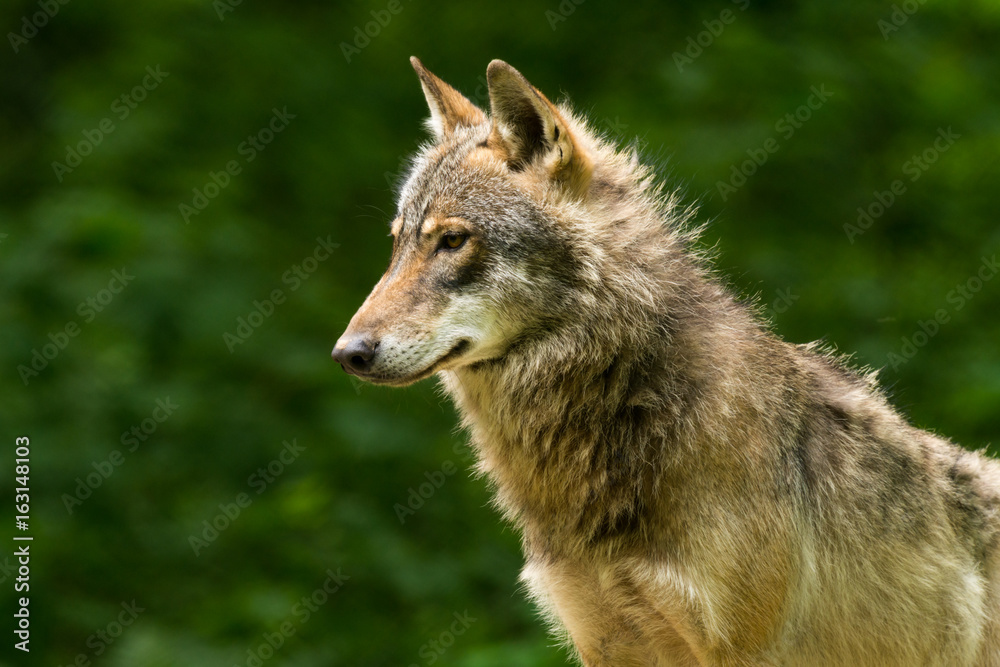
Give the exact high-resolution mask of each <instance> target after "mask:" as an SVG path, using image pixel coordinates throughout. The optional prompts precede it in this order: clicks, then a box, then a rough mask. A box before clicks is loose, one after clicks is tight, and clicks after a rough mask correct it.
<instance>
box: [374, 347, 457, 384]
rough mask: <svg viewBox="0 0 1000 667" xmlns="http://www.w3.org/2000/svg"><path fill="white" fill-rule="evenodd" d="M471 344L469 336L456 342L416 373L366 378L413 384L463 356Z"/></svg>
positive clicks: (377, 382) (376, 380)
mask: <svg viewBox="0 0 1000 667" xmlns="http://www.w3.org/2000/svg"><path fill="white" fill-rule="evenodd" d="M470 345H472V343H471V342H470V341H469V340H468V339H467V338H463V339H462V340H460V341H458V342H457V343H455V345H454V346H453V347H452V348H451V349H450V350H448V351H447V352H446V353H445V354H444V355H443V356H441V357H438V359H437V361H433V362H431V364H430V365H429V366H427V368H425V369H424V370H422V371H420V372H419V373H414V374H413V375H408V376H405V377H385V376H374V375H372V376H368V377H366V378H364V379H365V380H368V381H369V382H373V383H375V384H386V385H390V386H396V387H402V386H405V385H408V384H413V383H414V382H418V381H420V380H423V379H424V378H426V377H429V376H431V375H433V374H434V373H435V372H436V371H437V369H438V368H440V367H441V366H443V365H444V364H445V363H447V362H449V361H451V360H453V359H457V358H458V357H460V356H462V355H463V354H464V353H465V351H466V350H468V349H469V346H470Z"/></svg>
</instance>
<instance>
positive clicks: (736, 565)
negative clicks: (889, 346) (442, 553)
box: [333, 59, 1000, 667]
mask: <svg viewBox="0 0 1000 667" xmlns="http://www.w3.org/2000/svg"><path fill="white" fill-rule="evenodd" d="M412 62H413V66H414V68H415V69H416V71H417V74H418V75H419V79H420V83H421V86H422V87H423V91H424V94H425V96H426V98H427V103H428V105H429V106H430V120H429V126H430V129H431V132H432V133H433V138H434V140H433V141H432V142H431V143H429V144H427V145H425V146H424V147H423V148H421V149H420V150H419V152H418V153H417V154H416V156H415V158H414V159H413V163H412V167H411V169H410V171H409V175H408V177H407V179H406V181H405V184H404V185H403V186H402V190H401V192H400V195H399V207H398V212H397V214H396V217H395V219H394V220H393V221H392V224H391V229H392V236H393V248H392V256H391V259H390V264H389V268H388V269H387V271H386V272H385V275H384V276H383V277H382V279H381V280H380V281H379V282H378V284H376V285H375V288H374V289H373V290H372V292H371V294H370V295H369V296H368V298H367V300H365V302H364V303H363V304H362V306H361V308H360V309H359V310H358V311H357V313H356V314H355V315H354V317H353V319H352V320H351V322H350V324H349V325H348V327H347V331H346V332H345V333H344V335H343V336H342V337H341V338H340V340H339V341H338V342H337V343H336V346H335V347H334V350H333V356H334V358H335V359H336V360H337V361H338V362H340V364H341V365H342V366H343V368H344V369H345V370H346V371H348V372H349V373H353V374H354V375H357V376H358V377H360V378H363V379H365V380H368V381H370V382H375V383H380V384H386V385H393V386H403V385H408V384H410V383H413V382H416V381H418V380H421V379H423V378H427V377H429V376H431V375H436V376H437V378H438V379H439V380H440V382H441V385H442V387H443V388H444V391H445V392H447V394H448V395H450V396H451V398H452V399H453V400H454V402H455V403H456V405H457V406H458V410H459V412H460V414H461V415H462V423H463V425H464V427H465V428H466V429H467V430H468V432H469V434H470V436H471V437H470V439H471V443H472V447H473V449H474V451H475V454H476V457H477V461H478V463H477V465H478V470H479V472H481V473H482V474H483V475H484V476H485V477H486V478H487V479H488V480H489V482H490V484H491V486H492V487H493V489H494V491H495V499H496V505H497V507H498V508H499V509H500V510H501V511H502V513H503V514H504V515H505V517H506V518H507V519H509V520H510V521H511V522H513V523H514V524H515V525H516V526H517V528H518V529H519V530H520V533H521V535H522V536H523V540H522V541H523V549H524V555H525V559H526V564H525V567H524V570H523V575H522V579H523V581H524V582H525V584H526V588H527V590H528V592H529V594H530V595H531V597H532V598H533V599H534V600H535V601H536V602H537V604H538V605H539V607H540V609H541V610H542V612H543V613H544V615H545V616H546V617H547V619H548V621H549V622H550V623H551V625H552V627H553V628H554V630H555V631H556V632H557V633H559V634H560V635H561V636H563V637H565V639H566V641H567V643H568V644H569V645H570V646H571V647H572V648H571V650H572V651H574V653H575V655H576V656H577V657H578V659H579V660H580V662H581V663H582V664H583V665H586V666H587V667H597V666H602V667H604V666H610V667H626V666H631V665H635V666H639V665H643V666H646V665H648V666H654V665H655V666H664V665H810V666H812V665H851V666H856V665H878V666H886V665H1000V583H998V582H1000V571H998V566H1000V556H998V553H1000V551H998V546H997V540H998V530H1000V516H998V501H1000V466H998V464H997V463H996V462H994V461H992V460H989V459H987V458H986V457H985V456H983V455H981V454H978V453H974V452H970V451H966V450H964V449H962V448H960V447H958V446H957V445H955V444H953V443H951V442H949V441H948V440H945V439H944V438H941V437H938V436H936V435H933V434H931V433H928V432H926V431H922V430H919V429H917V428H914V427H913V426H911V425H909V424H908V423H907V422H906V421H905V420H904V418H903V417H902V416H901V415H900V414H899V413H898V412H897V411H896V410H895V409H894V408H892V407H891V406H890V404H889V403H888V401H887V399H886V397H885V396H884V394H883V393H882V392H881V390H880V389H879V388H878V386H877V383H876V379H875V377H874V375H873V374H872V373H864V372H860V371H857V370H855V369H853V368H852V367H851V366H850V365H849V364H848V363H847V362H846V361H844V359H843V358H841V357H839V356H837V355H835V354H833V353H831V352H828V351H825V350H823V349H822V348H820V347H819V346H817V345H815V344H811V345H793V344H790V343H787V342H784V341H782V340H780V339H779V338H778V337H777V336H776V335H774V334H773V333H771V332H770V331H769V328H768V326H767V325H766V323H764V322H763V321H762V320H761V319H760V318H759V317H757V316H756V315H755V311H754V308H753V307H752V305H747V304H746V303H743V302H741V301H739V300H738V299H736V298H735V297H734V296H733V295H732V294H731V293H730V292H729V291H728V290H727V289H726V288H725V287H724V286H723V284H722V282H721V281H720V280H719V279H718V278H717V277H716V276H715V275H714V274H713V273H712V272H711V271H710V269H709V267H708V261H707V260H706V259H705V257H704V256H703V255H702V254H701V253H699V251H698V250H697V248H698V246H697V244H696V233H695V231H692V230H693V229H694V227H693V225H692V214H693V213H692V211H691V210H690V207H687V206H684V205H682V204H681V203H680V201H679V199H678V197H677V196H676V195H674V194H672V193H670V192H666V191H665V189H664V188H663V187H662V186H658V185H657V183H656V179H654V178H653V173H652V171H651V170H650V169H649V168H648V167H646V166H643V164H642V163H641V162H640V161H639V160H638V159H637V158H636V156H635V155H634V154H632V153H631V152H629V151H627V150H625V151H622V150H618V149H617V148H616V147H615V146H613V145H611V144H610V143H609V142H608V141H607V140H605V139H603V138H601V137H599V136H598V135H597V134H596V133H594V132H593V131H592V130H591V129H589V128H588V125H587V123H586V122H585V120H584V119H582V118H580V117H579V116H577V115H575V114H574V113H573V112H572V111H571V110H570V108H569V107H568V106H567V105H560V106H557V105H555V104H553V103H552V102H550V101H549V100H548V98H546V97H545V96H544V95H543V94H542V93H541V92H539V91H538V90H537V89H536V88H535V87H534V86H532V85H531V84H530V83H529V82H528V81H527V80H526V79H525V78H524V77H523V76H522V75H521V74H520V73H519V72H517V71H516V70H515V69H514V68H512V67H511V66H510V65H508V64H506V63H504V62H501V61H496V60H495V61H493V62H492V63H490V65H489V68H488V69H487V81H488V88H489V114H488V115H487V114H486V113H485V112H484V111H482V110H480V109H479V108H478V107H477V106H476V105H474V104H473V103H472V102H470V101H469V100H468V99H467V98H465V97H464V96H462V95H461V94H460V93H459V92H457V91H456V90H455V89H454V88H452V87H451V86H449V85H448V84H446V83H444V82H443V81H442V80H441V79H439V78H437V77H436V76H434V75H433V74H431V73H430V72H429V71H428V70H427V69H425V68H424V67H423V65H422V64H421V63H420V62H419V61H418V60H416V59H413V61H412Z"/></svg>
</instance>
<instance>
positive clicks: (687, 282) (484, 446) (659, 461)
mask: <svg viewBox="0 0 1000 667" xmlns="http://www.w3.org/2000/svg"><path fill="white" fill-rule="evenodd" d="M672 259H673V261H672V262H670V263H668V264H667V266H670V267H671V269H669V275H659V276H647V277H646V278H647V280H649V282H651V283H652V284H649V282H647V284H645V285H641V286H639V287H640V290H641V289H642V288H645V289H646V296H647V299H646V300H645V301H643V300H642V299H641V298H635V297H633V296H630V295H628V294H622V293H619V294H613V291H614V290H613V288H611V287H608V288H607V289H603V286H602V289H603V291H602V292H601V295H600V296H599V295H596V294H591V295H590V296H591V297H594V298H598V299H600V303H599V305H597V306H593V304H591V307H589V308H581V312H590V313H596V314H593V315H590V316H589V318H588V320H587V321H573V322H572V325H570V324H568V323H567V324H566V326H563V327H559V328H557V329H556V330H555V331H554V332H553V333H551V334H549V335H548V336H547V337H546V338H543V339H540V340H535V341H532V342H531V343H529V344H525V345H523V346H519V347H518V348H517V349H516V350H514V351H512V352H511V353H510V354H509V355H508V356H507V357H506V358H505V359H504V360H503V361H502V362H500V363H496V364H492V365H489V364H487V365H481V366H477V367H475V368H467V369H460V370H458V371H454V372H446V373H442V380H443V383H444V386H445V389H446V390H447V391H448V392H449V393H450V394H451V395H452V397H453V398H454V400H455V402H456V404H457V406H458V408H459V411H460V413H461V415H462V418H463V424H464V426H466V427H467V428H468V429H469V431H470V433H471V436H472V444H473V447H474V448H475V450H476V453H477V455H478V461H479V464H478V467H479V470H480V471H481V472H483V473H485V474H486V475H487V476H488V477H489V479H490V480H491V482H492V484H493V486H494V488H495V492H496V503H497V505H498V506H499V507H500V509H501V510H502V511H503V512H504V513H505V514H506V515H507V516H508V518H510V519H511V520H513V521H514V522H515V523H516V524H518V525H519V527H520V528H521V529H522V530H523V531H524V538H525V541H526V543H528V544H529V545H533V549H534V550H545V551H552V550H576V549H582V548H587V547H588V545H590V546H593V545H594V544H596V543H609V544H610V543H613V542H614V541H615V540H616V539H620V538H621V539H628V540H631V539H633V537H634V535H635V534H636V533H641V532H644V531H643V529H642V523H643V522H644V521H651V520H656V517H651V516H648V514H649V512H650V508H652V507H662V506H663V502H662V498H660V494H663V493H664V491H665V489H667V488H668V487H669V486H670V485H672V484H673V483H675V482H676V481H678V480H675V479H673V476H674V475H675V473H676V472H677V471H678V470H680V469H683V468H685V467H688V468H690V467H691V466H696V465H700V464H699V462H698V461H696V460H695V459H697V458H698V457H699V456H702V454H701V453H700V449H701V448H702V447H703V446H704V441H705V440H706V439H709V440H718V439H720V438H721V439H725V438H726V436H725V435H723V434H713V433H712V427H711V426H710V425H709V424H707V423H703V419H704V417H705V413H706V410H714V409H721V407H722V404H723V403H725V402H726V401H727V400H728V399H726V398H725V397H724V393H725V392H726V391H727V390H728V389H727V388H729V387H733V386H737V385H738V384H739V383H738V382H736V381H735V378H733V377H729V376H730V375H732V374H737V373H739V374H741V375H742V373H741V372H740V370H739V369H741V368H742V367H743V364H742V363H741V359H739V358H737V355H738V354H739V353H738V352H737V351H738V350H741V349H746V346H747V345H753V344H754V341H755V340H758V339H761V338H764V339H766V338H767V336H765V335H763V334H762V332H761V331H760V329H759V328H758V327H757V325H756V324H755V323H754V322H753V320H752V318H751V317H750V316H749V314H748V312H747V311H746V309H745V308H744V307H742V306H740V305H738V304H736V303H735V302H734V301H733V300H732V299H731V298H730V297H729V296H728V294H726V293H725V292H724V290H722V289H721V288H720V287H719V286H718V285H717V284H716V283H715V282H714V281H713V280H711V279H709V278H706V277H705V275H704V274H703V272H702V271H701V270H700V269H699V268H697V267H696V263H695V262H693V261H689V258H686V257H675V258H672ZM661 266H662V265H661ZM630 289H631V288H630ZM651 293H654V294H658V295H659V299H658V300H657V301H652V302H651V301H650V300H649V299H648V295H649V294H651ZM706 341H713V342H712V343H706ZM741 381H743V382H745V378H743V379H742V380H741ZM744 387H745V385H744ZM761 392H762V393H765V389H764V388H761ZM709 393H711V394H712V395H714V397H715V399H714V400H713V401H712V402H713V403H715V402H716V401H718V403H717V404H715V405H712V404H710V402H709V401H708V400H707V399H705V398H704V397H705V395H706V394H709ZM715 421H718V419H716V420H715Z"/></svg>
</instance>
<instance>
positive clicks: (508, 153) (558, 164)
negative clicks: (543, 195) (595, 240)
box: [486, 60, 593, 195]
mask: <svg viewBox="0 0 1000 667" xmlns="http://www.w3.org/2000/svg"><path fill="white" fill-rule="evenodd" d="M486 82H487V84H488V85H489V89H490V116H492V119H493V129H492V131H491V133H490V138H489V143H490V145H491V147H492V148H493V149H494V150H496V151H498V152H499V153H501V155H503V157H504V159H506V161H507V164H509V165H510V167H511V168H512V169H515V170H521V169H524V168H525V167H526V166H527V165H528V164H530V163H531V162H533V161H534V160H536V159H541V160H542V163H543V164H544V165H545V167H546V169H547V171H548V172H549V177H550V178H551V179H552V181H553V182H555V183H558V184H560V185H562V186H564V187H565V188H566V189H567V190H568V191H570V192H573V193H575V194H577V195H583V193H585V192H586V190H587V188H588V186H589V184H590V177H591V174H592V172H593V162H592V161H591V159H590V158H589V157H588V155H587V154H586V152H585V151H584V150H583V149H582V147H581V146H580V144H579V142H578V141H577V139H576V138H575V137H574V136H573V131H572V130H571V129H570V126H569V124H568V123H567V122H566V119H565V118H563V115H562V113H560V111H559V109H557V108H556V105H554V104H552V102H550V101H549V100H548V98H547V97H545V95H543V94H542V93H541V91H539V90H538V89H537V88H535V87H534V86H532V85H531V84H530V83H529V82H528V80H527V79H525V78H524V76H523V75H522V74H521V73H520V72H518V71H517V70H516V69H514V68H513V67H511V66H510V65H508V64H507V63H505V62H504V61H502V60H494V61H493V62H491V63H490V65H489V67H488V68H487V69H486Z"/></svg>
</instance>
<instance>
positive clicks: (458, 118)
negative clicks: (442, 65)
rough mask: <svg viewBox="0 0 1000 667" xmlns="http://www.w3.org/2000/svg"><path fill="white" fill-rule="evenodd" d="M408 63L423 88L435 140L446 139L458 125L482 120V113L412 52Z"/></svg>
mask: <svg viewBox="0 0 1000 667" xmlns="http://www.w3.org/2000/svg"><path fill="white" fill-rule="evenodd" d="M410 64H411V65H413V69H414V70H416V72H417V76H418V77H420V87H421V88H423V89H424V97H426V98H427V106H429V107H430V109H431V117H430V121H429V123H428V124H429V126H430V129H431V132H433V134H434V137H435V138H436V139H437V140H438V141H442V140H444V139H447V138H448V137H449V136H451V135H452V133H454V132H455V128H456V127H459V126H460V125H464V126H470V127H471V126H473V125H479V124H480V123H485V122H486V114H484V113H483V112H482V110H481V109H480V108H479V107H477V106H476V105H475V104H473V103H472V102H470V101H469V100H468V99H466V97H465V96H464V95H462V93H460V92H458V91H457V90H455V89H454V88H452V87H451V86H449V85H448V84H447V83H445V82H444V81H442V80H441V79H439V78H437V77H436V76H434V75H433V74H431V73H430V72H429V71H428V70H427V68H426V67H424V64H423V63H422V62H420V60H418V59H417V57H416V56H411V57H410Z"/></svg>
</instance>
